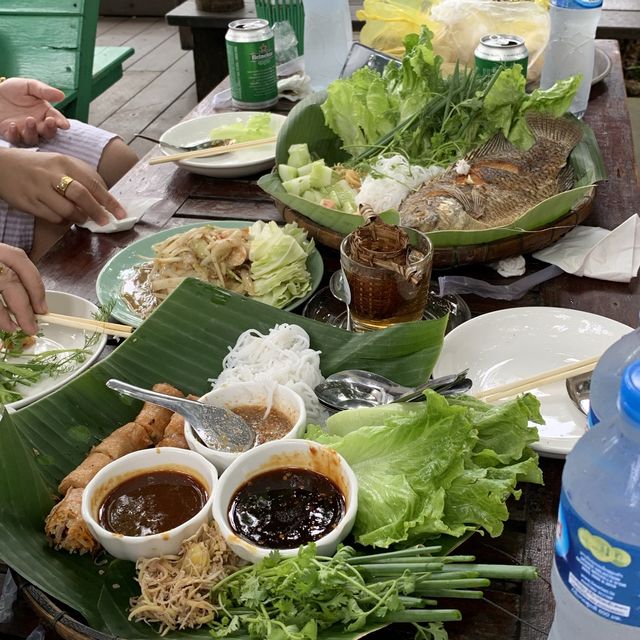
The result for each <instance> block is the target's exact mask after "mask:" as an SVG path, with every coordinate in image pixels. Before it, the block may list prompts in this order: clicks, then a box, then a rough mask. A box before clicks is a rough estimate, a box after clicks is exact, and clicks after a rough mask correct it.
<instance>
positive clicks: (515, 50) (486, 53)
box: [474, 33, 529, 78]
mask: <svg viewBox="0 0 640 640" xmlns="http://www.w3.org/2000/svg"><path fill="white" fill-rule="evenodd" d="M474 55H475V59H476V70H477V71H478V73H480V74H482V75H492V74H493V73H494V72H495V71H496V69H498V68H500V67H512V66H513V65H514V64H519V65H520V68H521V69H522V75H524V77H525V78H526V77H527V62H528V61H529V51H527V47H526V46H525V44H524V39H523V38H521V37H520V36H514V35H509V34H505V33H495V34H492V35H489V36H482V38H480V44H479V45H478V46H477V47H476V50H475V51H474Z"/></svg>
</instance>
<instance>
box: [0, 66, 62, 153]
mask: <svg viewBox="0 0 640 640" xmlns="http://www.w3.org/2000/svg"><path fill="white" fill-rule="evenodd" d="M63 98H64V93H63V92H62V91H60V90H59V89H54V88H53V87H50V86H49V85H46V84H44V82H40V81H39V80H32V79H30V78H8V79H7V80H5V81H4V82H2V83H0V136H2V137H3V138H4V139H5V140H7V141H8V142H10V143H11V144H26V145H36V144H38V140H39V138H41V137H42V138H46V139H49V138H52V137H53V136H54V135H55V134H56V131H57V130H58V129H68V128H69V121H68V120H67V119H66V118H65V117H64V116H63V115H62V114H61V113H60V112H59V111H58V110H57V109H54V108H53V107H52V106H51V104H50V103H51V102H59V101H60V100H62V99H63Z"/></svg>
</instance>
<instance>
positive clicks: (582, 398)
mask: <svg viewBox="0 0 640 640" xmlns="http://www.w3.org/2000/svg"><path fill="white" fill-rule="evenodd" d="M591 375H592V374H591V372H589V373H583V374H581V375H579V376H573V377H572V378H567V380H566V383H565V384H566V387H567V393H568V394H569V397H570V398H571V400H573V402H574V404H575V405H576V407H578V409H580V411H582V413H584V415H585V416H586V415H589V409H590V407H591V401H590V393H591Z"/></svg>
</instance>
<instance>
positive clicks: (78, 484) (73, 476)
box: [58, 451, 111, 495]
mask: <svg viewBox="0 0 640 640" xmlns="http://www.w3.org/2000/svg"><path fill="white" fill-rule="evenodd" d="M110 462H111V458H110V457H109V456H108V455H105V454H104V453H100V452H98V451H92V452H91V453H90V454H89V455H88V456H87V457H86V458H85V459H84V460H83V461H82V462H81V463H80V464H79V465H78V466H77V467H76V468H75V469H74V470H73V471H72V472H71V473H70V474H68V475H67V476H65V477H64V478H63V479H62V481H61V482H60V484H59V485H58V491H59V492H60V493H61V494H62V495H64V494H65V493H67V491H69V489H83V488H84V487H86V486H87V485H88V484H89V482H90V481H91V480H92V479H93V476H95V475H96V473H98V471H100V469H102V468H103V467H106V466H107V465H108V464H109V463H110Z"/></svg>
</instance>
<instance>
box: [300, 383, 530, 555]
mask: <svg viewBox="0 0 640 640" xmlns="http://www.w3.org/2000/svg"><path fill="white" fill-rule="evenodd" d="M529 421H534V422H536V423H542V417H541V416H540V413H539V403H538V400H537V399H536V398H535V397H534V396H532V395H530V394H526V395H523V396H520V397H517V398H514V399H513V400H510V401H508V402H505V403H503V404H500V405H488V404H486V403H484V402H480V401H479V400H475V399H473V398H470V397H466V396H461V397H459V398H453V397H452V398H448V399H447V398H444V397H442V396H440V395H438V394H437V393H435V392H433V391H427V392H426V394H425V400H424V402H415V403H406V402H405V403H395V404H390V405H384V406H381V407H375V408H366V409H351V410H348V411H341V412H340V413H337V414H335V415H334V416H331V417H330V418H329V420H328V421H327V431H325V430H323V429H321V428H319V427H315V426H313V425H312V426H310V427H309V428H308V429H307V435H306V437H307V438H311V439H313V440H316V441H317V442H319V443H321V444H324V445H326V446H328V447H331V448H333V449H335V450H336V451H338V453H340V454H341V455H342V456H343V457H344V458H345V459H346V461H347V462H348V463H349V465H350V466H351V468H352V469H353V471H354V473H355V474H356V477H357V478H358V513H357V516H356V523H355V526H354V530H353V534H354V536H355V539H356V541H357V542H359V543H360V544H363V545H367V546H374V547H384V548H386V547H389V546H390V545H393V544H396V543H403V544H415V543H417V542H423V541H424V540H425V539H430V538H436V537H438V536H441V535H447V536H454V537H455V538H459V537H460V536H463V535H465V533H467V532H469V531H474V530H476V529H479V528H482V529H484V530H485V531H487V532H488V533H489V534H490V535H491V536H498V535H500V534H501V533H502V529H503V523H504V521H506V520H507V518H508V517H509V512H508V509H507V506H506V501H507V499H508V498H509V497H510V496H515V497H516V498H517V497H519V496H520V490H519V489H517V487H516V485H517V484H518V482H521V481H526V482H536V483H541V482H542V474H541V471H540V469H539V467H538V456H537V454H536V453H535V452H534V451H532V450H531V449H530V447H529V445H530V444H531V443H532V442H535V441H536V440H537V439H538V432H537V429H535V428H532V427H530V426H529Z"/></svg>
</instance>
